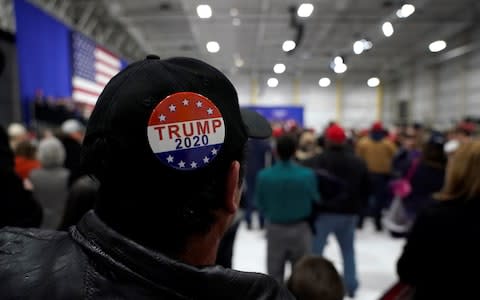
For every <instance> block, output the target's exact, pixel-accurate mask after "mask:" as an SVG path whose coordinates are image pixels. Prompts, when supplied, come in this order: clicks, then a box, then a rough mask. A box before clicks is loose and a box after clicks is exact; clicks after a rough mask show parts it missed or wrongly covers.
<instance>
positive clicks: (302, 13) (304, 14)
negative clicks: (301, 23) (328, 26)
mask: <svg viewBox="0 0 480 300" xmlns="http://www.w3.org/2000/svg"><path fill="white" fill-rule="evenodd" d="M312 12H313V4H311V3H302V5H300V6H299V7H298V10H297V15H298V16H299V17H301V18H308V17H310V16H311V15H312Z"/></svg>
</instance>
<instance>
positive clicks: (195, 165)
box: [190, 161, 197, 169]
mask: <svg viewBox="0 0 480 300" xmlns="http://www.w3.org/2000/svg"><path fill="white" fill-rule="evenodd" d="M190 167H192V169H195V168H196V167H197V163H196V162H194V161H192V163H191V164H190Z"/></svg>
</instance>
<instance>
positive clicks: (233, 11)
mask: <svg viewBox="0 0 480 300" xmlns="http://www.w3.org/2000/svg"><path fill="white" fill-rule="evenodd" d="M230 16H232V17H236V16H238V9H236V8H230Z"/></svg>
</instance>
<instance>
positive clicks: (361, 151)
mask: <svg viewBox="0 0 480 300" xmlns="http://www.w3.org/2000/svg"><path fill="white" fill-rule="evenodd" d="M356 152H357V155H358V156H359V157H360V158H362V159H363V160H364V161H365V162H366V163H367V167H368V170H369V172H370V177H371V181H372V184H373V189H374V191H373V199H374V202H373V204H372V207H371V211H372V213H373V217H374V219H375V227H376V229H377V231H381V230H382V227H383V226H382V222H381V216H382V210H383V208H385V207H386V206H387V203H388V201H389V193H388V182H389V180H390V177H391V174H392V162H393V158H394V156H395V154H396V153H397V149H396V146H395V145H394V144H393V143H392V142H391V141H390V140H389V139H388V134H387V131H386V130H385V129H384V127H383V125H382V123H381V122H375V123H374V124H373V125H372V128H371V130H370V133H369V136H367V137H364V138H363V139H361V140H360V141H359V142H358V144H357V149H356ZM362 226H363V217H362V218H361V219H360V222H359V227H362Z"/></svg>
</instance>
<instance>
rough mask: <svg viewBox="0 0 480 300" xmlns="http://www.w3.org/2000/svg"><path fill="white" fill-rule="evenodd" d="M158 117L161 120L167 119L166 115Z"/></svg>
mask: <svg viewBox="0 0 480 300" xmlns="http://www.w3.org/2000/svg"><path fill="white" fill-rule="evenodd" d="M158 118H159V119H160V122H165V120H166V119H167V117H165V115H160V116H159V117H158Z"/></svg>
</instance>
